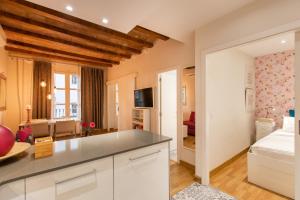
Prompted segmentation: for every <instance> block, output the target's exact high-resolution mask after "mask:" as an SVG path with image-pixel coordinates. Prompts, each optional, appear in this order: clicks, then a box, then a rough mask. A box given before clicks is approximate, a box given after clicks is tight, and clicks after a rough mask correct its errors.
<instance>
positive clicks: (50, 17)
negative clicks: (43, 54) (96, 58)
mask: <svg viewBox="0 0 300 200" xmlns="http://www.w3.org/2000/svg"><path fill="white" fill-rule="evenodd" d="M2 1H3V2H4V3H3V6H1V5H0V8H1V10H4V11H11V12H13V13H15V14H17V15H19V16H23V17H25V16H26V15H28V13H30V18H31V19H34V20H39V21H40V22H44V23H48V24H49V25H52V26H56V27H60V28H65V29H67V30H74V29H75V30H76V31H78V32H81V33H82V34H84V33H90V34H92V35H93V36H94V37H95V38H99V39H103V40H107V41H110V42H113V43H118V44H121V45H122V44H123V45H124V46H131V47H137V48H143V47H147V48H151V47H152V46H153V44H152V43H150V42H147V41H144V40H141V39H139V38H134V37H131V36H130V35H127V34H124V33H121V32H118V31H115V30H112V29H109V28H106V27H103V26H100V25H98V24H94V23H91V22H88V21H85V20H82V19H79V18H77V17H74V16H71V15H67V14H64V13H61V12H58V11H55V10H52V9H49V8H46V7H43V6H40V5H37V4H33V3H31V2H28V1H24V0H2Z"/></svg>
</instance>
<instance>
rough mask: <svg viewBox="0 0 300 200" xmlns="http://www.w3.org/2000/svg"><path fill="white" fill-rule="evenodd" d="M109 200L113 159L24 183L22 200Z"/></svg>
mask: <svg viewBox="0 0 300 200" xmlns="http://www.w3.org/2000/svg"><path fill="white" fill-rule="evenodd" d="M69 199H72V200H94V199H95V200H96V199H97V200H113V158H112V157H109V158H104V159H101V160H97V161H93V162H89V163H85V164H81V165H77V166H74V167H69V168H66V169H62V170H58V171H54V172H50V173H46V174H42V175H38V176H35V177H31V178H28V179H26V200H69Z"/></svg>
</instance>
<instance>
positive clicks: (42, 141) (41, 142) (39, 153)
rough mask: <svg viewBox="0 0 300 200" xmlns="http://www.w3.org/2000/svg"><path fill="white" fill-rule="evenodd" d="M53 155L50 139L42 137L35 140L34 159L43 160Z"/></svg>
mask: <svg viewBox="0 0 300 200" xmlns="http://www.w3.org/2000/svg"><path fill="white" fill-rule="evenodd" d="M52 154H53V139H52V137H42V138H36V139H35V154H34V157H35V158H36V159H37V158H43V157H48V156H52Z"/></svg>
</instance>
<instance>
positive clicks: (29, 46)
mask: <svg viewBox="0 0 300 200" xmlns="http://www.w3.org/2000/svg"><path fill="white" fill-rule="evenodd" d="M6 42H7V44H8V46H12V45H13V47H15V48H18V47H27V49H29V50H31V51H34V50H39V51H43V52H45V53H46V52H48V53H54V54H60V55H61V56H66V55H67V56H72V57H75V58H82V59H86V60H90V61H93V62H100V63H107V64H112V65H118V64H120V62H116V61H112V60H107V59H102V58H96V57H91V56H86V55H81V54H78V53H71V52H67V51H62V50H57V49H53V48H47V47H42V46H39V45H34V44H29V43H24V42H19V41H15V40H11V39H7V41H6Z"/></svg>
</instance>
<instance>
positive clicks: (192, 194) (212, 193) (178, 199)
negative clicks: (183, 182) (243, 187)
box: [171, 183, 236, 200]
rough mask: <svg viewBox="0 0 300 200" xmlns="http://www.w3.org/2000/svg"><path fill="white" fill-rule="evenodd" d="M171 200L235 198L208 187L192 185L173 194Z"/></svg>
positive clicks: (229, 199) (225, 199)
mask: <svg viewBox="0 0 300 200" xmlns="http://www.w3.org/2000/svg"><path fill="white" fill-rule="evenodd" d="M171 200H236V198H234V197H232V196H229V195H228V194H225V193H224V192H221V191H220V190H217V189H214V188H211V187H209V186H206V185H201V184H199V183H193V184H192V185H190V186H189V187H187V188H185V189H183V190H182V191H180V192H178V193H177V194H175V195H174V196H173V197H172V199H171Z"/></svg>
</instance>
